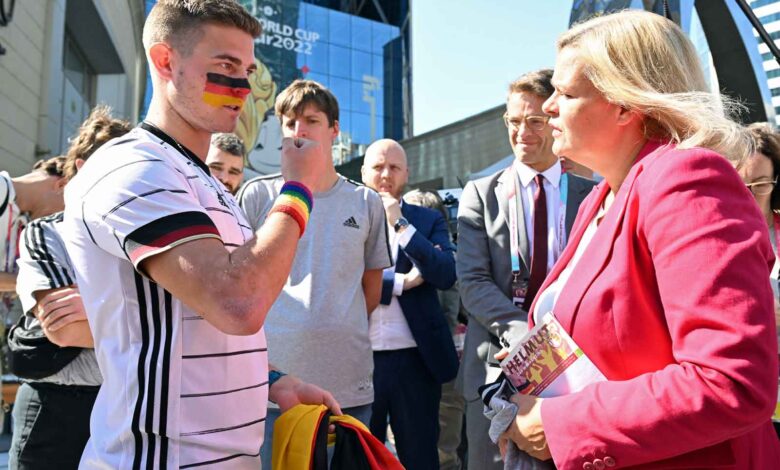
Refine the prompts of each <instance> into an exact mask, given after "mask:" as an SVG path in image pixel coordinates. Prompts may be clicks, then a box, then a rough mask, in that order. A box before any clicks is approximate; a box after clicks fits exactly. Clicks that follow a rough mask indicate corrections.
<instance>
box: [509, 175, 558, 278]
mask: <svg viewBox="0 0 780 470" xmlns="http://www.w3.org/2000/svg"><path fill="white" fill-rule="evenodd" d="M514 167H515V170H516V173H517V177H518V178H519V179H520V196H521V197H520V199H521V200H522V201H523V213H524V215H525V231H526V236H527V238H528V247H529V249H530V250H531V252H533V246H534V193H536V181H534V178H536V175H538V174H539V172H538V171H536V170H534V169H532V168H531V167H529V166H527V165H525V164H523V163H520V162H518V161H515V163H514ZM561 174H562V172H561V165H560V164H559V163H557V162H556V163H555V164H554V165H553V166H551V167H550V168H548V169H546V170H544V171H543V172H542V176H543V177H544V193H545V197H546V199H547V272H550V270H551V269H552V267H553V265H554V264H555V262H556V261H557V260H558V258H559V257H560V256H561V253H562V252H563V248H564V247H565V246H566V201H561V189H560V183H561ZM529 261H530V260H529Z"/></svg>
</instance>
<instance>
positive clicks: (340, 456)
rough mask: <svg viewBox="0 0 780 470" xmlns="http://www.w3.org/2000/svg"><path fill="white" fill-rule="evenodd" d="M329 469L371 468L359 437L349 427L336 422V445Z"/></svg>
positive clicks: (354, 469)
mask: <svg viewBox="0 0 780 470" xmlns="http://www.w3.org/2000/svg"><path fill="white" fill-rule="evenodd" d="M330 468H331V470H371V464H370V463H369V462H368V457H366V453H365V451H364V450H363V445H362V444H361V443H360V437H359V436H358V435H357V433H356V432H355V431H354V430H353V429H350V428H346V427H344V426H340V425H339V424H338V423H337V424H336V446H335V449H334V450H333V459H332V460H331V462H330Z"/></svg>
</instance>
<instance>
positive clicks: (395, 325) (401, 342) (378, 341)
mask: <svg viewBox="0 0 780 470" xmlns="http://www.w3.org/2000/svg"><path fill="white" fill-rule="evenodd" d="M401 204H402V205H403V202H401ZM415 232H417V229H415V228H414V226H413V225H411V224H409V225H408V226H407V227H406V229H405V230H404V231H403V233H400V234H397V233H395V229H394V228H393V227H389V232H388V235H389V237H390V249H391V251H392V255H393V263H394V264H395V262H396V260H397V259H398V249H399V247H401V248H406V245H408V244H409V241H410V240H411V239H412V236H413V235H414V234H415ZM385 271H386V272H387V271H390V272H392V273H393V274H394V275H395V282H394V283H393V297H392V299H391V300H390V305H382V304H379V306H378V307H377V308H376V309H375V310H374V311H373V312H372V313H371V316H370V317H369V319H368V335H369V337H370V338H371V347H372V349H373V350H374V351H393V350H396V349H405V348H416V347H417V342H416V341H415V340H414V337H413V336H412V331H411V330H410V329H409V324H408V323H407V322H406V317H404V312H403V311H402V310H401V304H400V303H398V296H400V295H401V294H403V292H404V275H403V274H400V273H396V272H395V266H391V267H389V268H387V269H385Z"/></svg>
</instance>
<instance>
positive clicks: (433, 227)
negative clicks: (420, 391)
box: [380, 203, 458, 383]
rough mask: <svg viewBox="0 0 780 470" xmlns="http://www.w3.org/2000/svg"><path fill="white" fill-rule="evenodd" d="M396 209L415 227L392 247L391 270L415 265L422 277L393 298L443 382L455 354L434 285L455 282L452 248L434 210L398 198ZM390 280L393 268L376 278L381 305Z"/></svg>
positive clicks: (454, 369) (450, 374)
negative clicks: (395, 248) (394, 255)
mask: <svg viewBox="0 0 780 470" xmlns="http://www.w3.org/2000/svg"><path fill="white" fill-rule="evenodd" d="M401 213H402V214H403V216H404V218H406V220H408V221H409V223H410V224H411V225H413V226H414V228H415V229H416V230H417V231H416V233H415V234H414V235H413V236H412V239H411V240H410V241H409V243H408V244H407V245H406V248H401V247H400V246H399V247H398V258H397V259H396V262H395V272H396V273H400V274H405V273H408V272H409V271H411V269H412V267H413V266H417V269H418V270H419V271H420V273H421V274H422V277H423V279H425V282H423V283H422V284H421V285H419V286H417V287H415V288H413V289H409V290H407V291H404V293H403V294H402V295H401V296H400V297H398V303H399V304H400V305H401V310H402V311H403V312H404V317H406V322H407V323H408V324H409V329H410V330H411V332H412V337H414V341H415V342H416V343H417V348H418V350H419V351H420V355H421V356H422V358H423V362H424V363H425V365H426V367H427V368H428V370H430V372H431V374H432V375H433V377H435V378H436V380H437V381H438V382H440V383H445V382H449V381H451V380H452V379H454V378H455V376H456V375H457V373H458V355H457V353H456V352H455V344H454V343H453V341H452V333H451V332H450V329H449V326H448V325H447V320H446V319H445V318H444V313H443V311H442V308H441V305H440V304H439V296H438V293H437V289H441V290H446V289H449V288H450V287H452V285H453V284H454V283H455V256H454V253H455V248H454V247H453V246H452V243H451V242H450V234H449V232H448V231H447V222H446V221H445V220H444V217H443V216H442V215H441V214H440V213H439V212H437V211H435V210H431V209H427V208H425V207H420V206H415V205H412V204H407V203H403V205H402V206H401ZM436 246H438V247H439V248H437V247H436ZM413 263H414V264H413ZM393 283H394V276H393V273H392V272H388V271H387V270H386V271H385V272H384V274H383V279H382V297H381V299H380V303H382V305H390V301H391V300H392V296H393Z"/></svg>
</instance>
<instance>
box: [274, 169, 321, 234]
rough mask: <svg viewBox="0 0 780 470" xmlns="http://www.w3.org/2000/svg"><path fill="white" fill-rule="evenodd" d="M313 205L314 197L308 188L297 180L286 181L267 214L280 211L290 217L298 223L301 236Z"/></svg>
mask: <svg viewBox="0 0 780 470" xmlns="http://www.w3.org/2000/svg"><path fill="white" fill-rule="evenodd" d="M313 205H314V199H313V197H312V194H311V191H309V188H307V187H306V186H304V185H303V184H301V183H299V182H297V181H288V182H286V183H284V185H283V186H282V190H281V191H280V192H279V197H277V198H276V201H274V206H273V207H272V208H271V211H270V212H269V213H268V214H269V215H270V214H273V213H274V212H281V213H283V214H287V215H289V216H290V217H292V218H293V220H295V222H297V223H298V228H300V230H301V234H300V236H301V237H302V236H303V232H304V231H305V230H306V224H307V223H308V222H309V216H310V215H311V210H312V207H313Z"/></svg>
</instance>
